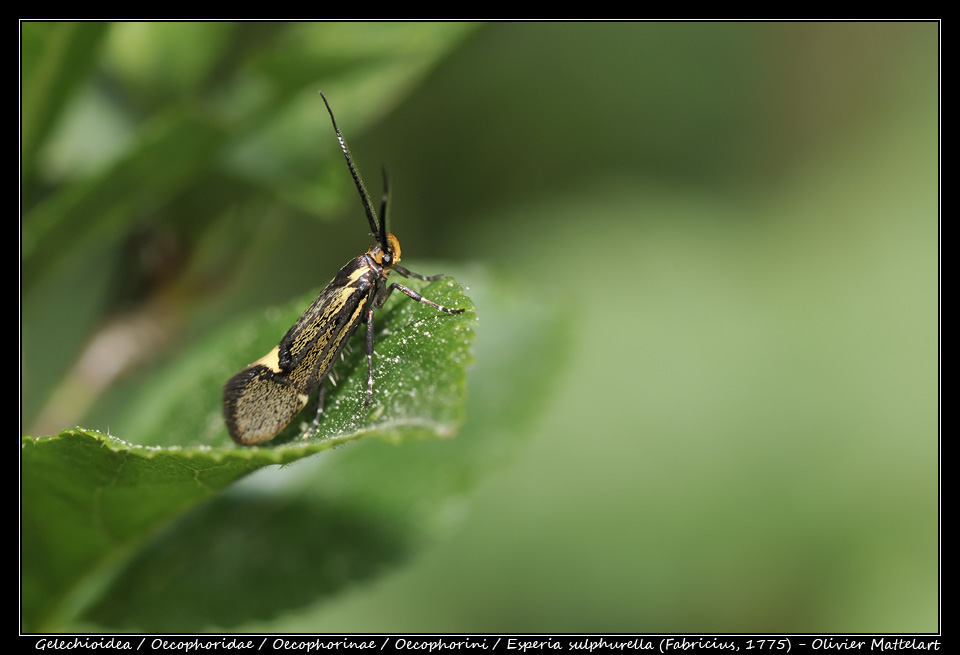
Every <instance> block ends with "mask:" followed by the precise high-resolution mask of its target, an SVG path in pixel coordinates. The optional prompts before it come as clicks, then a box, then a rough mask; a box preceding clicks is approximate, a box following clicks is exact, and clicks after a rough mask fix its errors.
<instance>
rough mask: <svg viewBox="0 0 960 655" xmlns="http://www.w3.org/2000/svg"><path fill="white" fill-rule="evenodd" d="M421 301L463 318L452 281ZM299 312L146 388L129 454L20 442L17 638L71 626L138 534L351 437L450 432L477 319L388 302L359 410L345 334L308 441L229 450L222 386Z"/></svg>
mask: <svg viewBox="0 0 960 655" xmlns="http://www.w3.org/2000/svg"><path fill="white" fill-rule="evenodd" d="M424 294H425V295H426V296H427V297H429V298H431V299H435V300H437V301H438V302H441V303H443V304H445V305H447V306H452V307H463V308H467V309H473V303H472V301H470V299H469V298H467V297H466V296H464V295H463V294H462V288H461V287H459V285H457V284H456V283H454V282H453V281H452V280H450V279H444V280H441V281H437V282H434V283H432V284H431V285H429V286H427V287H425V288H424ZM310 300H312V297H311V298H302V299H300V300H298V301H297V302H295V303H291V304H290V305H289V306H288V307H287V308H286V309H284V310H281V311H270V312H268V313H267V315H266V316H261V317H258V318H255V319H253V320H250V321H246V322H243V323H241V324H239V325H235V326H231V327H230V328H229V329H228V330H225V331H224V332H223V333H221V334H220V335H219V336H217V337H215V338H214V339H212V340H211V341H210V342H208V343H205V344H202V345H201V346H200V347H198V348H197V349H196V350H195V351H194V352H193V353H190V354H188V355H187V356H185V357H184V358H182V359H181V360H179V361H178V362H177V363H176V364H175V365H174V366H172V367H171V368H170V370H168V371H166V372H165V373H164V374H163V375H162V376H160V378H159V379H158V380H157V381H156V382H155V383H153V384H151V385H149V386H148V387H147V388H145V390H144V393H143V394H142V399H143V400H142V402H141V403H140V404H138V405H134V406H133V407H131V412H132V414H133V415H134V416H136V417H137V418H138V419H139V423H134V422H131V425H132V426H135V427H134V428H133V429H131V430H130V431H129V432H126V431H124V430H121V433H122V434H125V435H128V434H129V435H131V436H130V438H131V439H134V440H136V441H138V442H139V443H140V444H141V445H134V444H131V443H128V442H127V441H122V440H120V439H117V438H114V437H111V436H109V435H103V434H99V433H96V432H92V431H87V430H83V429H76V430H71V431H65V432H62V433H61V434H60V435H58V436H56V437H52V438H46V439H33V438H29V437H28V438H25V439H24V441H23V461H22V490H23V499H24V503H23V526H24V527H23V548H24V558H23V604H22V607H23V617H24V619H23V620H24V624H23V628H24V630H46V629H51V627H52V626H56V625H58V624H59V623H60V622H61V621H63V620H64V619H66V618H69V617H70V616H72V615H74V614H75V613H76V612H77V611H78V610H79V609H80V608H82V607H84V606H85V604H86V603H87V602H88V601H89V599H90V597H91V596H95V595H96V591H97V590H98V589H99V588H100V587H101V586H102V585H103V584H105V583H104V579H105V578H104V576H105V575H106V576H107V577H109V575H108V574H109V569H110V568H111V566H112V565H115V564H117V563H118V562H120V561H121V560H122V558H123V557H124V556H126V555H127V554H128V553H129V552H130V550H131V549H132V548H134V547H135V546H136V545H137V544H139V543H141V542H142V540H143V539H144V538H145V537H146V536H148V535H149V534H150V533H152V532H153V531H154V530H156V529H157V528H158V527H160V526H162V525H163V524H165V523H166V522H168V521H169V520H170V518H172V517H173V516H176V515H177V514H179V513H181V512H183V511H184V510H186V509H188V508H189V507H191V506H193V505H195V504H196V503H197V502H198V501H200V500H201V499H203V498H206V497H207V496H209V495H211V494H212V493H214V492H216V491H217V490H219V489H222V488H223V487H225V486H226V485H228V484H230V483H231V482H233V481H235V480H237V479H238V478H240V477H242V476H244V475H246V474H248V473H250V472H251V471H253V470H255V469H257V468H260V467H263V466H266V465H269V464H287V463H289V462H292V461H294V460H297V459H299V458H302V457H305V456H307V455H310V454H314V453H316V452H319V451H321V450H326V449H328V448H330V447H332V446H333V445H336V444H339V443H343V442H345V441H349V440H353V439H357V438H359V437H362V436H378V437H382V438H386V439H389V440H392V441H395V442H400V441H402V440H405V439H410V438H419V437H427V436H439V437H452V436H454V435H455V434H456V432H457V430H458V428H459V425H460V424H461V423H462V421H463V416H464V408H463V405H464V398H465V393H466V367H467V365H468V364H469V363H470V361H471V357H470V352H469V349H470V345H471V343H472V341H473V338H474V333H473V326H474V324H475V322H476V314H475V313H474V312H473V311H468V312H465V313H463V314H456V315H449V314H441V313H438V312H437V311H436V310H434V309H433V308H431V307H428V306H426V305H424V304H421V303H415V302H412V301H409V299H407V298H406V297H405V296H403V295H402V294H394V295H393V296H392V297H391V298H390V300H389V301H388V303H387V304H386V305H385V306H384V308H383V309H382V310H381V311H380V312H378V318H379V325H378V328H377V335H378V339H377V344H376V353H377V357H376V360H375V372H376V377H375V387H374V389H375V393H374V396H373V402H372V403H371V405H370V406H369V407H365V406H364V404H363V395H364V393H365V389H366V378H367V371H366V365H365V363H366V359H365V357H364V356H363V353H364V346H363V344H362V341H360V342H358V341H357V340H358V339H360V337H359V336H357V335H355V336H354V339H353V342H354V347H353V352H352V353H351V355H350V356H348V357H347V358H345V360H344V361H343V362H342V364H341V365H339V366H338V367H337V368H336V369H335V370H336V372H337V374H338V376H339V377H340V381H339V384H338V386H337V387H335V388H331V389H329V390H328V395H327V400H326V405H325V408H324V414H323V416H322V420H321V421H320V424H319V426H318V428H317V430H316V434H315V436H314V437H313V438H311V439H310V440H309V441H303V440H301V439H299V438H298V437H299V435H300V434H302V432H303V425H304V423H303V422H301V421H299V420H294V422H293V424H291V426H290V427H289V428H288V429H287V430H286V431H284V433H282V434H281V435H280V436H279V437H277V439H276V440H275V441H273V442H268V444H266V445H265V447H260V448H242V447H239V446H236V445H235V444H233V442H232V441H230V439H229V437H228V436H227V434H226V430H225V429H224V427H223V423H222V420H221V419H220V417H219V412H220V409H219V407H220V389H221V387H222V385H223V383H224V382H225V381H226V379H227V378H228V377H229V376H230V375H232V374H233V373H235V372H236V371H237V370H239V369H240V368H241V367H242V366H244V365H245V364H247V363H249V362H250V361H253V360H255V359H257V358H258V357H259V356H261V355H262V354H264V353H265V352H267V351H268V350H270V349H271V348H272V347H273V346H274V345H276V343H277V342H278V341H279V340H280V338H281V337H282V336H283V334H284V332H285V331H286V329H287V328H288V327H289V326H290V325H292V324H293V322H294V321H295V320H296V318H297V317H298V316H299V314H300V313H301V312H302V310H303V308H304V307H306V305H307V304H308V303H309V302H310ZM361 332H362V330H361ZM314 408H315V404H312V405H308V407H307V408H306V410H305V411H304V413H303V414H302V415H301V416H302V418H303V419H304V421H309V420H312V418H313V410H314ZM147 444H149V445H147Z"/></svg>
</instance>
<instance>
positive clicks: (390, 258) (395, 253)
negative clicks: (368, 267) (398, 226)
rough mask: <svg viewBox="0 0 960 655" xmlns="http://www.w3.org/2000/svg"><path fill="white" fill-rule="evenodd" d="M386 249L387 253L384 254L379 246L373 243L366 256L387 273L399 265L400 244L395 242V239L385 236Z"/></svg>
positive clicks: (389, 235)
mask: <svg viewBox="0 0 960 655" xmlns="http://www.w3.org/2000/svg"><path fill="white" fill-rule="evenodd" d="M387 248H388V250H387V252H384V251H383V248H382V247H381V246H380V244H379V243H375V244H373V245H372V246H371V247H370V250H368V251H367V256H369V257H370V258H371V259H373V261H374V262H375V263H376V264H377V266H380V267H382V268H383V269H384V270H385V271H389V270H390V269H391V268H393V267H394V266H396V265H397V264H399V263H400V242H399V241H397V237H395V236H393V235H392V234H387Z"/></svg>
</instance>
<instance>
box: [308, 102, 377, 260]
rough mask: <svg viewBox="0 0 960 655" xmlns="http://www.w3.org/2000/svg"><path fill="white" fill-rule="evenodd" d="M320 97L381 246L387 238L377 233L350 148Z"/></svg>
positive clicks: (328, 108)
mask: <svg viewBox="0 0 960 655" xmlns="http://www.w3.org/2000/svg"><path fill="white" fill-rule="evenodd" d="M320 97H321V98H323V104H325V105H326V106H327V113H328V114H330V122H331V123H333V130H334V132H336V133H337V141H339V142H340V150H342V151H343V156H344V157H345V158H346V160H347V168H349V169H350V175H352V176H353V181H354V183H355V184H356V185H357V192H358V193H359V194H360V202H362V203H363V211H365V212H366V213H367V221H369V222H370V230H371V231H372V232H373V234H374V236H375V237H376V238H377V241H380V245H381V246H383V243H384V241H386V238H387V236H386V235H385V234H378V233H377V214H376V212H374V211H373V204H372V203H371V202H370V196H369V195H368V194H367V188H366V187H365V186H363V180H362V179H360V173H359V172H358V171H357V167H356V165H355V164H354V163H353V157H352V156H351V155H350V148H348V147H347V141H346V140H345V139H344V138H343V134H341V133H340V127H339V126H338V125H337V119H336V118H335V117H334V115H333V110H332V109H330V103H329V102H327V96H325V95H323V91H320ZM382 224H383V221H381V225H382Z"/></svg>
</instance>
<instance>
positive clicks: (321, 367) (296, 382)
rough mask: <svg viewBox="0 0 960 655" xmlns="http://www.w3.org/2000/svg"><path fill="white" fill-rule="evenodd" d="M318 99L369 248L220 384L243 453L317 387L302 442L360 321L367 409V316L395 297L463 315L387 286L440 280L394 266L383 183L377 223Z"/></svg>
mask: <svg viewBox="0 0 960 655" xmlns="http://www.w3.org/2000/svg"><path fill="white" fill-rule="evenodd" d="M320 97H322V98H323V102H324V104H326V106H327V112H329V114H330V120H331V121H332V122H333V129H334V131H336V133H337V139H338V140H339V141H340V149H341V150H342V151H343V155H344V157H345V158H346V160H347V167H348V168H349V169H350V174H351V175H352V176H353V180H354V183H355V184H356V186H357V191H358V192H359V193H360V199H361V201H362V203H363V208H364V210H365V212H366V214H367V219H368V221H369V222H370V229H371V231H372V233H373V236H374V238H375V239H376V243H375V244H374V245H373V246H372V247H371V248H370V250H368V251H367V252H366V253H365V254H363V255H360V256H359V257H356V258H354V259H352V260H350V261H349V262H347V265H346V266H344V267H343V268H341V269H340V272H339V273H337V276H336V277H335V278H333V280H332V281H331V282H330V284H328V285H327V286H326V287H325V288H324V289H323V291H321V292H320V295H318V296H317V299H316V300H314V301H313V303H312V304H311V305H310V306H309V307H308V308H307V310H306V311H305V312H304V313H303V316H301V317H300V319H299V320H298V321H297V322H296V323H295V324H294V326H293V327H291V328H290V329H289V330H288V331H287V334H286V335H285V336H284V337H283V339H282V340H281V341H280V343H279V345H277V347H276V348H274V349H273V350H271V351H270V352H269V353H268V354H267V355H265V356H264V357H261V358H260V359H258V360H257V361H256V362H254V363H253V364H250V365H249V366H247V367H246V368H245V369H243V370H242V371H240V372H239V373H237V374H236V375H235V376H233V377H232V378H230V380H229V381H228V382H227V383H226V384H225V385H224V387H223V416H224V418H225V420H226V424H227V431H228V432H229V433H230V436H231V437H232V438H233V440H234V441H236V442H237V443H239V444H242V445H245V446H249V445H253V444H258V443H261V442H264V441H268V440H270V439H273V438H274V437H275V436H277V434H279V433H280V431H281V430H283V428H285V427H286V426H287V425H288V424H289V423H290V421H292V420H293V418H294V417H295V416H296V415H297V414H299V413H300V411H301V410H302V409H303V408H304V407H305V406H306V404H307V401H308V400H309V399H310V396H311V395H312V394H313V393H314V392H315V391H316V390H317V389H318V388H319V389H320V392H319V400H320V405H319V407H318V408H317V416H316V418H315V419H314V421H313V424H312V425H311V426H310V429H309V430H307V432H306V434H304V436H303V438H304V439H306V438H307V437H308V436H310V433H311V432H312V431H313V429H314V428H315V427H316V425H317V422H318V421H319V420H320V414H321V412H322V410H323V391H324V382H325V381H326V378H327V376H328V375H329V374H330V371H331V369H332V368H333V363H334V361H336V358H337V356H338V355H339V354H340V351H342V350H343V347H344V346H345V345H346V343H347V340H348V339H349V338H350V336H351V335H352V334H353V333H354V332H355V331H356V329H357V327H359V325H360V323H362V322H364V321H366V324H367V393H366V398H365V401H364V404H365V405H369V404H370V399H371V397H372V395H373V312H374V309H378V308H380V307H382V306H383V303H384V302H385V301H386V299H387V297H388V296H389V295H390V294H391V293H392V292H393V291H394V290H399V291H401V292H403V293H404V294H406V295H407V296H409V297H410V298H412V299H413V300H416V301H417V302H422V303H426V304H428V305H430V306H431V307H434V308H436V309H437V310H439V311H442V312H446V313H448V314H459V313H461V312H463V311H464V310H463V309H450V308H449V307H443V306H442V305H438V304H437V303H435V302H433V301H431V300H428V299H426V298H424V297H423V296H421V295H420V294H419V293H417V292H416V291H414V290H413V289H410V288H408V287H406V286H404V285H402V284H397V283H388V282H387V276H388V275H389V274H390V272H391V271H396V272H397V273H399V274H400V275H403V276H405V277H415V278H417V279H420V280H425V281H432V280H437V279H440V278H442V277H443V275H434V276H431V277H425V276H423V275H418V274H417V273H413V272H412V271H409V270H407V269H405V268H404V267H402V266H400V243H399V242H398V241H397V238H396V237H395V236H393V235H392V234H390V233H388V232H387V218H386V216H387V183H386V176H384V193H383V202H382V204H381V205H380V217H379V221H378V220H377V215H376V213H375V212H374V210H373V206H372V204H371V203H370V197H369V196H368V195H367V191H366V189H365V188H364V186H363V181H362V180H361V179H360V174H359V173H358V172H357V168H356V166H355V165H354V163H353V157H352V156H351V155H350V150H349V148H347V143H346V141H344V139H343V135H342V134H340V128H339V127H337V121H336V119H335V118H334V116H333V111H332V110H331V109H330V104H329V103H328V102H327V99H326V97H325V96H324V95H323V93H321V94H320Z"/></svg>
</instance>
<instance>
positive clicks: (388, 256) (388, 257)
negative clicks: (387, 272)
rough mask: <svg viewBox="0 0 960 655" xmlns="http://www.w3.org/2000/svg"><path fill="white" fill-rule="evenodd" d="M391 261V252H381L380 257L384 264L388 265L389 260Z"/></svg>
mask: <svg viewBox="0 0 960 655" xmlns="http://www.w3.org/2000/svg"><path fill="white" fill-rule="evenodd" d="M392 261H393V255H391V254H390V253H388V252H385V253H383V257H382V258H381V262H382V263H383V264H384V265H385V266H389V265H390V262H392Z"/></svg>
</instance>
